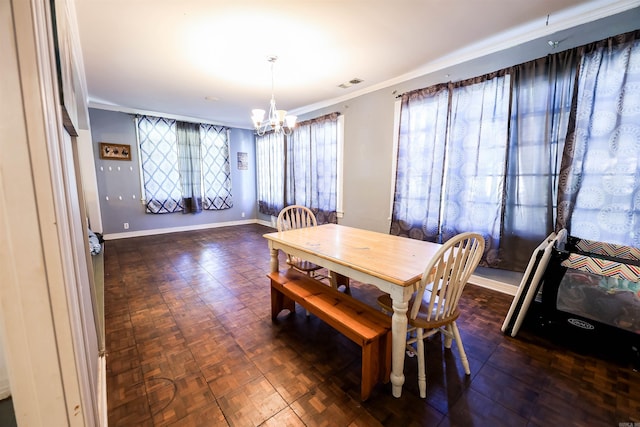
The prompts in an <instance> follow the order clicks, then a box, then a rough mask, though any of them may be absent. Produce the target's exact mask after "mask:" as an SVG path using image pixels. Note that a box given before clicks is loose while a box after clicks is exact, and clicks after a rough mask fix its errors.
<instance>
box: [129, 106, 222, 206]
mask: <svg viewBox="0 0 640 427" xmlns="http://www.w3.org/2000/svg"><path fill="white" fill-rule="evenodd" d="M137 122H138V123H137V129H138V145H139V147H140V163H141V169H142V179H143V194H144V197H145V205H146V211H147V212H148V213H155V214H159V213H171V212H184V213H189V212H193V213H196V212H200V211H201V209H202V208H204V209H206V210H219V209H228V208H230V207H232V206H233V199H232V197H231V169H230V166H229V129H228V128H225V127H222V126H213V125H208V124H196V123H185V122H177V121H175V120H172V119H166V118H162V117H151V116H140V117H138V118H137Z"/></svg>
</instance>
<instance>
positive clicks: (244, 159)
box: [238, 152, 249, 171]
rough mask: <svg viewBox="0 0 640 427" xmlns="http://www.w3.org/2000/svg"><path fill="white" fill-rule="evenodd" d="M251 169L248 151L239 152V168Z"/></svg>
mask: <svg viewBox="0 0 640 427" xmlns="http://www.w3.org/2000/svg"><path fill="white" fill-rule="evenodd" d="M248 169H249V156H248V154H247V153H240V152H239V153H238V170H241V171H246V170H248Z"/></svg>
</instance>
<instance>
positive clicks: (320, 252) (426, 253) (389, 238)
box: [264, 224, 442, 286]
mask: <svg viewBox="0 0 640 427" xmlns="http://www.w3.org/2000/svg"><path fill="white" fill-rule="evenodd" d="M264 237H265V238H266V239H269V240H271V241H273V242H277V243H279V244H281V245H286V246H288V247H291V248H295V249H298V250H300V251H303V252H307V253H310V254H313V255H316V256H318V257H320V258H324V259H327V260H330V261H333V262H335V263H338V264H341V265H344V266H346V267H349V268H352V269H354V270H358V271H361V272H363V273H366V274H369V275H371V276H374V277H377V278H380V279H382V280H385V281H387V282H390V283H394V284H396V285H399V286H410V285H412V284H414V283H415V282H417V281H419V280H420V278H421V277H422V273H423V272H424V269H425V268H426V266H427V263H428V262H429V260H430V259H431V258H432V257H433V255H435V253H436V252H437V251H438V249H440V247H441V246H442V245H440V244H437V243H431V242H424V241H421V240H415V239H409V238H406V237H398V236H393V235H390V234H384V233H378V232H375V231H369V230H362V229H359V228H353V227H347V226H344V225H338V224H324V225H320V226H317V227H306V228H299V229H296V230H287V231H282V232H275V233H268V234H265V235H264Z"/></svg>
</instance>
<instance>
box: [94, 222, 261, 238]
mask: <svg viewBox="0 0 640 427" xmlns="http://www.w3.org/2000/svg"><path fill="white" fill-rule="evenodd" d="M262 222H263V221H259V220H257V219H245V220H242V221H227V222H216V223H210V224H197V225H187V226H184V227H168V228H156V229H151V230H138V231H129V232H126V233H109V234H105V235H104V236H103V237H104V240H116V239H126V238H129V237H142V236H154V235H156V234H167V233H178V232H181V231H195V230H206V229H209V228H219V227H231V226H234V225H245V224H260V223H262ZM263 225H267V224H263Z"/></svg>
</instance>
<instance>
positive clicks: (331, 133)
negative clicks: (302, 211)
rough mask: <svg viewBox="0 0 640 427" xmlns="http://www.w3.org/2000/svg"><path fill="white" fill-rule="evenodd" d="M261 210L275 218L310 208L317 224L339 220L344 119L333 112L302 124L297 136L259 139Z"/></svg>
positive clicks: (267, 136)
mask: <svg viewBox="0 0 640 427" xmlns="http://www.w3.org/2000/svg"><path fill="white" fill-rule="evenodd" d="M256 153H257V154H256V158H257V164H258V208H259V211H260V212H261V213H263V214H267V215H273V216H276V215H278V213H279V212H280V210H282V208H284V207H285V206H288V205H293V204H299V205H303V206H306V207H308V208H310V209H311V210H312V211H313V212H314V214H315V215H316V218H317V219H318V223H321V224H322V223H327V222H333V223H335V222H337V212H338V204H339V186H338V184H339V182H341V181H340V179H341V177H340V173H341V165H342V163H341V155H342V120H341V116H339V115H338V114H336V113H334V114H329V115H326V116H323V117H319V118H316V119H313V120H308V121H305V122H301V123H298V125H296V128H295V129H294V131H293V133H292V134H291V135H290V136H288V137H285V136H283V135H282V134H274V133H267V134H265V135H264V136H262V137H260V136H258V137H257V138H256Z"/></svg>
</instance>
